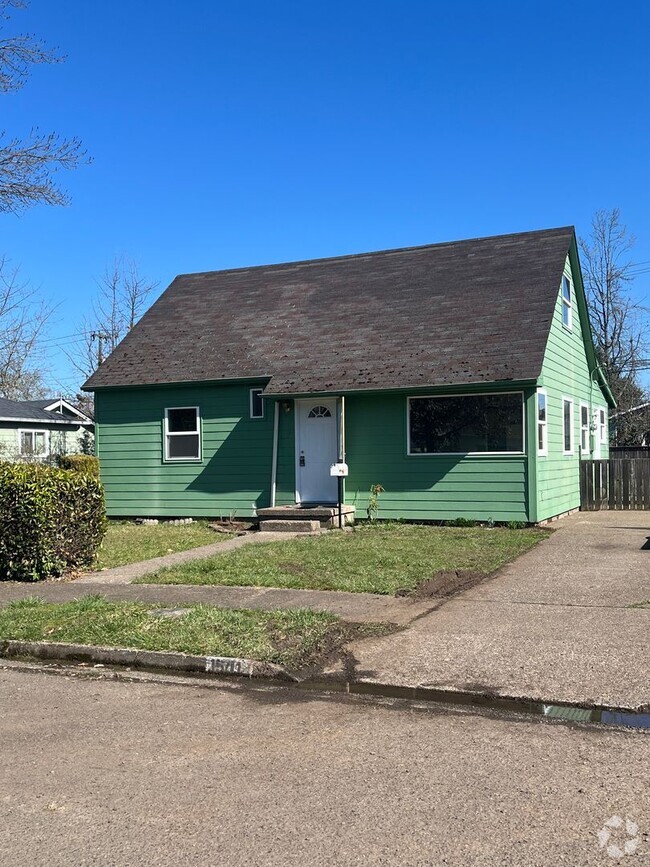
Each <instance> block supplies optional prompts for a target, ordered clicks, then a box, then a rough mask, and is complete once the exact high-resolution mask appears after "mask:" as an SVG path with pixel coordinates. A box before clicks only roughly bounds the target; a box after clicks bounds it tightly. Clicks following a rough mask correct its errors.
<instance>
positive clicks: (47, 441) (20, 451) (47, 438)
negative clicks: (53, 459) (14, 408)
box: [18, 427, 50, 458]
mask: <svg viewBox="0 0 650 867" xmlns="http://www.w3.org/2000/svg"><path fill="white" fill-rule="evenodd" d="M25 433H29V434H45V451H44V452H43V454H41V455H35V454H31V455H26V454H24V453H23V449H22V440H23V434H25ZM18 454H19V455H20V457H21V458H49V456H50V431H49V430H43V429H42V428H40V429H39V428H29V427H22V428H19V429H18Z"/></svg>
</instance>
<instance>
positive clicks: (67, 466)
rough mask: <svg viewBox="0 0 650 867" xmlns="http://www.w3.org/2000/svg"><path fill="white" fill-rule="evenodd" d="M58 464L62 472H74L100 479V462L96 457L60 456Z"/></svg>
mask: <svg viewBox="0 0 650 867" xmlns="http://www.w3.org/2000/svg"><path fill="white" fill-rule="evenodd" d="M56 463H57V465H58V466H59V467H60V469H62V470H74V471H75V472H76V473H86V475H88V476H92V477H93V478H94V479H98V478H99V460H98V459H97V458H96V457H95V456H94V455H58V457H57V459H56Z"/></svg>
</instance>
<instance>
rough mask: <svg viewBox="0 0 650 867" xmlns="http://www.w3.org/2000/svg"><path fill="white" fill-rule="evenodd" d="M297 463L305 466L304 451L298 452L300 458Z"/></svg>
mask: <svg viewBox="0 0 650 867" xmlns="http://www.w3.org/2000/svg"><path fill="white" fill-rule="evenodd" d="M298 463H299V464H300V466H301V467H304V466H305V453H304V452H300V460H299V461H298Z"/></svg>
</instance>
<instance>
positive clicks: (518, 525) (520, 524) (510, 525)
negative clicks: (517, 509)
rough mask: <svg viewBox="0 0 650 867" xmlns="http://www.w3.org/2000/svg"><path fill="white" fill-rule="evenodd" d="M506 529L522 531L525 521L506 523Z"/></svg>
mask: <svg viewBox="0 0 650 867" xmlns="http://www.w3.org/2000/svg"><path fill="white" fill-rule="evenodd" d="M506 527H507V528H508V529H509V530H523V529H524V528H525V527H526V522H525V521H508V523H507V524H506Z"/></svg>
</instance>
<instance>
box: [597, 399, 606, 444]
mask: <svg viewBox="0 0 650 867" xmlns="http://www.w3.org/2000/svg"><path fill="white" fill-rule="evenodd" d="M596 412H597V413H598V443H599V444H600V445H601V446H606V445H608V436H607V410H605V409H603V408H602V407H598V409H597V410H596Z"/></svg>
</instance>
